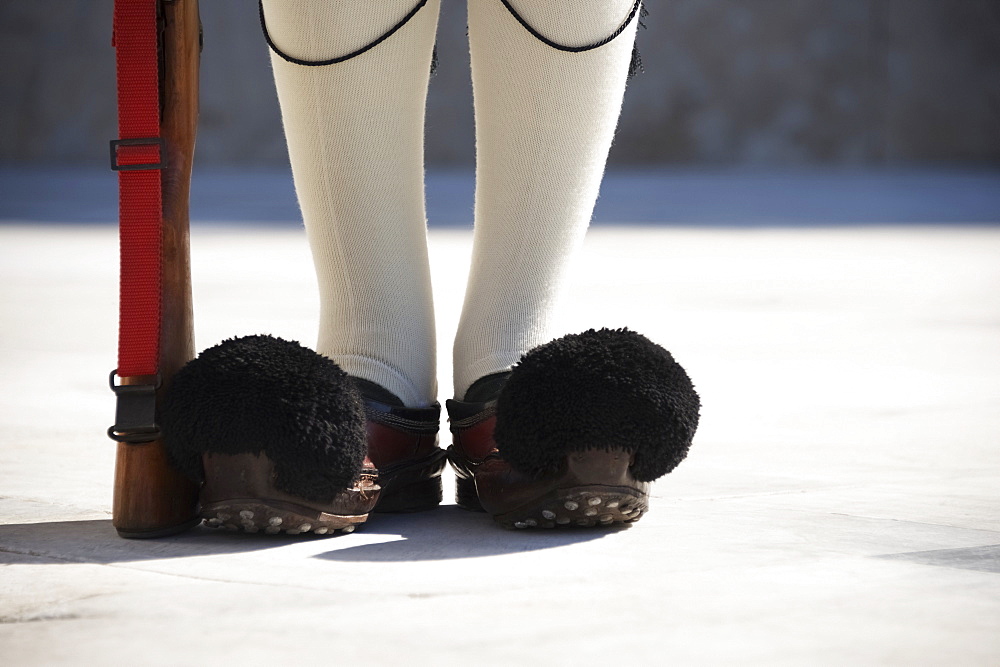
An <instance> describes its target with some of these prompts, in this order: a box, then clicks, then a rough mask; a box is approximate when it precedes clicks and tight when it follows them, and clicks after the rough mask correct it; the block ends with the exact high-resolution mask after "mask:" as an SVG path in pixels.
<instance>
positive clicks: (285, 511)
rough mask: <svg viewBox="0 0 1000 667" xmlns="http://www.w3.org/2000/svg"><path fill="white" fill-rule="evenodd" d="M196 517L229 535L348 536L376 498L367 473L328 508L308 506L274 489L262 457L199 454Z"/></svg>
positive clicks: (270, 464)
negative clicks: (201, 478)
mask: <svg viewBox="0 0 1000 667" xmlns="http://www.w3.org/2000/svg"><path fill="white" fill-rule="evenodd" d="M203 462H204V467H205V484H204V485H203V486H202V490H201V511H200V515H201V518H202V519H203V521H204V523H205V525H206V526H209V527H212V528H223V529H226V530H229V531H233V532H240V531H242V532H246V533H266V534H271V535H274V534H278V533H286V534H288V535H300V534H304V533H314V534H316V535H329V534H333V533H336V532H337V531H340V532H342V533H351V532H353V531H354V530H355V529H356V528H357V527H358V526H359V525H361V524H363V523H364V522H365V521H367V519H368V514H369V513H370V512H371V511H372V508H373V507H374V506H375V503H376V502H377V501H378V498H379V491H380V487H379V486H378V484H377V483H376V474H375V471H374V469H373V468H368V469H365V470H363V471H362V474H361V476H360V478H359V479H358V480H357V482H355V484H354V486H353V487H351V488H349V489H344V490H343V491H341V492H340V493H338V494H337V495H336V496H335V497H334V498H333V499H332V500H331V501H329V502H314V501H310V500H307V499H304V498H300V497H297V496H293V495H290V494H288V493H285V492H282V491H280V490H278V489H276V488H275V487H274V484H273V479H274V464H273V462H271V461H270V460H269V459H268V458H267V457H266V456H264V455H263V454H259V455H253V454H238V455H223V454H205V455H204V456H203Z"/></svg>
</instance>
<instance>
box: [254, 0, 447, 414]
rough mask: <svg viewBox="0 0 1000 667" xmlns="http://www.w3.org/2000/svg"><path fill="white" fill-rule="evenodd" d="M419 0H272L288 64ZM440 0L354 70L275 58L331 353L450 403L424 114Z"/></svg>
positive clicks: (401, 390) (370, 35)
mask: <svg viewBox="0 0 1000 667" xmlns="http://www.w3.org/2000/svg"><path fill="white" fill-rule="evenodd" d="M417 6H418V0H379V2H331V1H330V0H264V14H265V17H266V24H267V29H268V32H269V34H270V38H271V40H272V41H273V44H274V46H275V47H276V48H277V49H279V50H280V51H282V52H283V53H285V54H286V55H288V56H290V57H293V58H298V59H303V60H310V61H317V60H328V59H333V58H338V57H341V56H344V55H347V54H349V53H352V52H354V51H356V50H358V49H360V48H361V47H363V46H365V45H367V44H369V43H371V42H372V41H374V40H376V39H378V38H379V37H380V36H381V35H383V34H385V33H386V32H387V31H388V30H390V29H391V28H392V27H393V26H395V25H397V24H398V23H399V22H400V21H401V20H402V19H403V18H404V17H406V16H407V15H408V14H409V13H410V12H411V11H413V10H414V9H415V7H417ZM438 11H439V0H429V1H428V2H427V3H426V5H425V6H423V7H421V8H420V9H418V10H417V11H416V14H414V15H413V17H412V19H411V20H409V21H408V22H407V23H406V24H405V25H403V26H402V27H401V28H399V30H398V31H397V32H395V33H394V34H392V35H391V36H390V37H388V38H387V39H386V40H385V41H383V42H381V43H380V44H378V45H377V46H375V47H374V48H372V49H371V50H369V51H367V52H365V53H363V54H361V55H359V56H357V57H355V58H351V59H349V60H346V61H344V62H340V63H336V64H329V65H324V66H304V65H301V64H294V63H292V62H288V61H286V60H285V59H284V58H282V57H281V56H280V55H278V54H276V53H275V52H273V51H272V53H271V63H272V66H273V69H274V79H275V84H276V87H277V90H278V98H279V101H280V103H281V115H282V120H283V122H284V127H285V135H286V138H287V140H288V152H289V156H290V158H291V163H292V172H293V175H294V179H295V189H296V192H297V194H298V199H299V205H300V207H301V209H302V216H303V219H304V220H305V226H306V231H307V234H308V237H309V243H310V246H311V248H312V253H313V259H314V262H315V265H316V274H317V277H318V280H319V289H320V300H321V312H320V331H319V341H318V344H317V350H318V351H319V352H320V353H321V354H324V355H327V356H329V357H330V358H332V359H333V360H334V361H336V362H337V363H338V364H340V366H341V367H342V368H343V369H344V370H345V371H347V372H348V373H349V374H351V375H353V376H356V377H360V378H363V379H366V380H370V381H372V382H375V383H377V384H379V385H381V386H383V387H384V388H386V389H388V390H389V391H391V392H392V393H393V394H396V395H397V396H398V397H399V398H400V399H401V400H402V401H403V402H404V403H405V404H406V405H407V406H410V407H418V406H426V405H428V404H430V403H432V402H433V401H434V400H435V398H436V394H437V381H436V374H435V371H436V363H435V349H434V346H435V340H434V310H433V303H432V296H431V281H430V269H429V266H428V261H427V228H426V214H425V209H424V184H423V173H424V165H423V155H424V142H423V137H424V107H425V103H426V96H427V82H428V77H429V73H430V64H431V53H432V50H433V46H434V35H435V30H436V27H437V18H438Z"/></svg>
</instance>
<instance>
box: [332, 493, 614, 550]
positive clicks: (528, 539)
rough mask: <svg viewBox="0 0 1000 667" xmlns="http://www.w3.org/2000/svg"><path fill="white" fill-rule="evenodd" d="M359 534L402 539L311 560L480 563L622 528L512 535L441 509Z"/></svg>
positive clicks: (483, 519) (371, 523)
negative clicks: (467, 560) (468, 560)
mask: <svg viewBox="0 0 1000 667" xmlns="http://www.w3.org/2000/svg"><path fill="white" fill-rule="evenodd" d="M363 530H364V534H365V535H398V536H400V537H402V538H403V539H401V540H392V541H388V542H379V543H376V544H358V545H354V546H348V547H346V548H343V549H337V550H334V551H329V552H327V553H324V554H320V555H317V556H316V558H323V559H327V560H335V561H343V562H396V561H420V560H449V559H453V558H480V557H483V556H499V555H503V554H514V553H522V552H525V551H539V550H542V549H554V548H558V547H564V546H569V545H572V544H579V543H581V542H589V541H591V540H597V539H601V538H602V537H606V536H608V535H611V534H614V533H616V532H620V531H622V530H627V527H617V528H600V529H594V528H590V529H583V528H581V529H577V528H559V529H553V530H544V529H535V530H518V531H512V530H507V529H504V528H501V527H500V526H498V525H497V524H496V523H494V521H493V519H491V518H490V517H489V516H488V515H487V514H483V513H480V512H467V511H465V510H463V509H460V508H459V507H458V506H456V505H445V506H442V507H441V508H439V509H438V510H436V511H433V512H421V513H419V514H376V515H374V516H373V517H372V518H370V519H369V520H368V523H367V524H366V525H365V527H364V529H363ZM338 546H339V544H338Z"/></svg>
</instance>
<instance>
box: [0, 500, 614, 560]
mask: <svg viewBox="0 0 1000 667" xmlns="http://www.w3.org/2000/svg"><path fill="white" fill-rule="evenodd" d="M623 529H624V528H602V529H597V530H595V529H572V528H560V529H558V530H531V531H510V530H506V529H503V528H500V527H499V526H498V525H496V524H495V523H494V522H493V520H492V519H491V518H490V517H489V516H488V515H486V514H481V513H478V512H468V511H465V510H462V509H460V508H458V507H457V506H456V505H444V506H442V507H440V508H438V509H436V510H432V511H427V512H418V513H413V514H372V515H371V516H370V518H369V519H368V522H367V523H366V524H364V525H363V526H361V527H360V528H359V530H358V531H357V532H356V533H353V534H351V535H343V534H339V535H337V536H320V535H309V536H306V535H295V536H293V535H286V534H283V533H282V534H279V535H264V534H260V533H258V534H252V535H251V534H247V533H229V532H225V531H221V530H218V529H215V528H206V527H204V526H197V527H195V528H192V529H191V530H188V531H187V532H184V533H180V534H177V535H172V536H169V537H160V538H155V539H148V540H135V539H131V540H129V539H123V538H121V537H119V536H118V533H117V532H116V531H115V528H114V526H113V525H112V524H111V520H110V519H84V520H78V521H48V522H39V523H20V524H5V525H0V565H3V564H6V565H12V564H19V563H30V564H45V563H48V564H53V565H60V564H63V565H65V564H74V563H93V564H111V563H129V562H141V561H151V560H164V559H173V558H190V557H195V556H216V555H227V554H243V553H249V552H260V551H263V550H266V549H280V548H282V547H287V546H292V545H297V544H302V543H303V542H311V543H313V544H317V545H318V544H319V543H329V544H330V546H331V547H336V548H332V549H331V550H330V551H326V552H323V553H320V554H317V555H314V556H312V557H313V558H319V559H325V560H331V561H340V562H405V561H428V560H448V559H455V558H477V557H482V556H495V555H502V554H513V553H522V552H526V551H536V550H540V549H554V548H558V547H564V546H568V545H571V544H576V543H580V542H588V541H591V540H595V539H600V538H603V537H606V536H608V535H610V534H613V533H615V532H618V531H620V530H623ZM381 536H384V537H387V538H395V539H387V540H379V541H376V542H372V541H370V540H371V539H372V538H373V537H374V538H376V539H378V537H381ZM358 541H362V544H357V542H358ZM323 546H325V544H324V545H323Z"/></svg>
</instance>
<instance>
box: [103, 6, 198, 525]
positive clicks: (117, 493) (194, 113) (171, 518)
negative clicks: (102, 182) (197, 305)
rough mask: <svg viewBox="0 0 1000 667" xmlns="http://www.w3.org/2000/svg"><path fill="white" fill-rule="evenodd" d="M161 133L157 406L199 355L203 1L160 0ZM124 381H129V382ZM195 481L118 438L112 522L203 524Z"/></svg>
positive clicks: (152, 446) (152, 448) (160, 450)
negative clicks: (195, 185) (197, 212)
mask: <svg viewBox="0 0 1000 667" xmlns="http://www.w3.org/2000/svg"><path fill="white" fill-rule="evenodd" d="M160 10H161V15H162V19H161V20H162V33H161V34H162V38H161V44H160V48H161V49H162V59H161V62H162V71H161V73H160V75H161V81H162V84H161V93H160V103H161V107H162V119H161V130H160V132H161V136H162V137H163V140H164V145H165V150H166V157H167V165H166V167H165V168H164V169H162V170H161V172H160V174H161V175H160V178H161V188H162V198H163V239H162V260H161V261H162V264H161V266H162V284H161V290H162V295H161V298H162V315H161V324H160V375H161V376H162V385H161V386H160V389H159V390H158V392H157V403H158V404H159V403H160V402H161V400H162V397H163V392H164V391H165V390H166V389H167V387H169V385H170V380H171V378H172V377H173V375H174V373H176V372H177V371H178V370H179V369H180V368H181V367H182V366H183V365H184V364H186V363H187V362H188V361H190V360H191V359H192V358H194V354H195V350H194V321H193V308H192V301H191V262H190V227H189V220H188V202H189V198H190V188H191V165H192V160H193V157H194V146H195V136H196V134H197V126H198V73H199V62H200V56H201V23H200V20H199V15H198V0H160ZM125 381H126V382H127V379H125ZM198 520H199V519H198V485H197V484H196V483H195V482H193V481H191V480H189V479H187V478H186V477H184V476H183V475H181V473H180V472H178V471H177V470H176V469H175V468H174V467H173V466H172V465H170V462H169V461H168V460H167V455H166V450H165V449H164V446H163V442H162V441H161V440H155V441H153V442H147V443H142V444H128V443H118V451H117V457H116V460H115V481H114V503H113V509H112V523H113V524H114V527H115V529H116V530H117V531H118V534H119V535H121V536H122V537H128V538H150V537H161V536H164V535H170V534H173V533H177V532H180V531H183V530H187V529H188V528H190V527H192V526H194V525H196V524H197V523H198Z"/></svg>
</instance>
